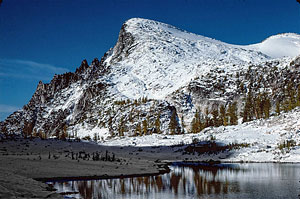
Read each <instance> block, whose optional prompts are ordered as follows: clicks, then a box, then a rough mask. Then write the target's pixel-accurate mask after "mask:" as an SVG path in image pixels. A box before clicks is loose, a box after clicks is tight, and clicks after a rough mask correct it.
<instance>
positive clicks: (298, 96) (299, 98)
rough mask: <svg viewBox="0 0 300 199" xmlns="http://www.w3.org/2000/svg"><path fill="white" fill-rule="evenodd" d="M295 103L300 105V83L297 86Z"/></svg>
mask: <svg viewBox="0 0 300 199" xmlns="http://www.w3.org/2000/svg"><path fill="white" fill-rule="evenodd" d="M296 105H297V106H300V85H299V86H298V92H297V97H296Z"/></svg>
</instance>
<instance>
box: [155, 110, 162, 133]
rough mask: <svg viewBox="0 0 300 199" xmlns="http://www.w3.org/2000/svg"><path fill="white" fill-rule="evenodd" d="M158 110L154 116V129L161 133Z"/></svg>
mask: <svg viewBox="0 0 300 199" xmlns="http://www.w3.org/2000/svg"><path fill="white" fill-rule="evenodd" d="M160 125H161V124H160V112H159V113H158V114H157V117H156V120H155V129H156V132H157V133H159V134H160V133H161V130H160Z"/></svg>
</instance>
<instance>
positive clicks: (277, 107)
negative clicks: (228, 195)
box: [0, 18, 300, 162]
mask: <svg viewBox="0 0 300 199" xmlns="http://www.w3.org/2000/svg"><path fill="white" fill-rule="evenodd" d="M299 55H300V35H298V34H294V33H284V34H278V35H274V36H271V37H269V38H267V39H265V40H264V41H262V42H261V43H258V44H252V45H232V44H227V43H224V42H222V41H218V40H215V39H211V38H207V37H204V36H201V35H196V34H193V33H189V32H187V31H184V30H180V29H178V28H176V27H173V26H171V25H168V24H164V23H161V22H157V21H153V20H148V19H141V18H133V19H130V20H128V21H126V22H125V23H124V24H123V25H122V27H121V30H120V33H119V37H118V40H117V42H116V44H115V46H114V47H113V48H111V49H109V50H108V51H107V52H106V53H105V54H104V56H103V57H102V58H101V59H100V60H99V59H97V58H95V59H94V60H93V61H92V62H91V63H90V64H89V63H88V61H86V60H83V61H82V63H81V65H80V66H79V67H78V68H77V69H76V71H75V72H74V73H71V72H69V73H65V74H58V75H55V76H54V77H53V79H52V80H51V82H50V83H43V82H41V81H40V82H39V84H38V85H37V89H36V91H35V93H34V94H33V96H32V98H31V100H30V101H29V103H28V104H26V105H24V106H23V108H22V109H21V110H18V111H16V112H14V113H13V114H11V115H10V116H9V117H8V118H6V119H5V120H4V121H2V122H1V123H0V127H1V128H0V129H1V131H2V135H1V137H5V136H9V135H11V134H19V135H21V136H24V137H31V136H38V137H41V138H43V139H45V138H60V139H76V138H77V139H78V138H80V139H85V140H89V141H91V142H93V141H94V142H97V143H98V144H101V145H122V146H125V145H133V146H161V145H180V144H191V143H202V144H203V143H204V145H205V143H206V144H207V143H212V142H213V143H215V144H216V145H217V146H219V147H225V148H222V149H226V150H222V152H220V153H219V155H217V156H216V155H214V156H212V155H207V154H202V156H201V155H199V157H198V158H199V160H210V159H214V160H221V159H226V161H241V160H242V161H255V162H264V161H268V162H300V119H299V118H300V108H298V106H299V105H300V56H299ZM226 146H230V147H227V148H226ZM230 149H232V150H234V151H235V153H231V152H229V151H230ZM190 150H194V152H195V151H196V152H197V148H191V149H190ZM232 150H231V151H232ZM186 151H187V152H191V151H189V150H188V149H187V150H186Z"/></svg>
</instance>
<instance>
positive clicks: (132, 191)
mask: <svg viewBox="0 0 300 199" xmlns="http://www.w3.org/2000/svg"><path fill="white" fill-rule="evenodd" d="M299 168H300V166H299V165H295V164H294V165H292V166H290V165H287V164H286V165H284V164H271V163H270V164H213V165H211V164H192V163H191V164H180V163H178V164H175V165H173V166H171V172H170V173H168V174H164V175H159V176H148V177H134V178H120V179H105V180H90V181H69V182H64V183H62V182H53V183H52V184H53V185H54V187H55V188H56V189H58V192H60V193H65V194H68V196H69V197H75V198H86V199H89V198H95V199H98V198H240V197H243V198H261V197H262V196H263V197H264V198H265V197H266V196H267V198H273V196H277V195H279V194H281V195H282V196H285V195H286V196H289V197H290V196H294V195H295V194H297V195H298V194H299V193H297V192H296V193H294V192H295V191H294V190H295V189H296V183H295V182H299V178H298V177H297V176H298V175H299V173H298V171H299ZM269 179H277V180H273V181H272V183H273V184H272V183H270V180H269ZM287 179H290V180H291V181H290V182H291V183H290V187H289V191H286V192H285V193H284V192H283V191H282V188H286V183H287V181H286V180H287ZM254 190H255V191H254ZM267 190H270V191H269V192H268V194H266V191H267ZM287 190H288V189H287ZM291 190H292V191H291ZM293 191H294V192H293ZM245 194H246V195H245ZM259 194H260V195H259ZM272 194H275V195H272ZM285 198H288V197H285ZM290 198H291V197H290Z"/></svg>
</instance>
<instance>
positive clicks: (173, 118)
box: [169, 110, 177, 135]
mask: <svg viewBox="0 0 300 199" xmlns="http://www.w3.org/2000/svg"><path fill="white" fill-rule="evenodd" d="M176 128H177V120H176V110H173V111H172V115H171V118H170V123H169V130H170V132H171V134H172V135H174V134H175V133H176Z"/></svg>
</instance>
